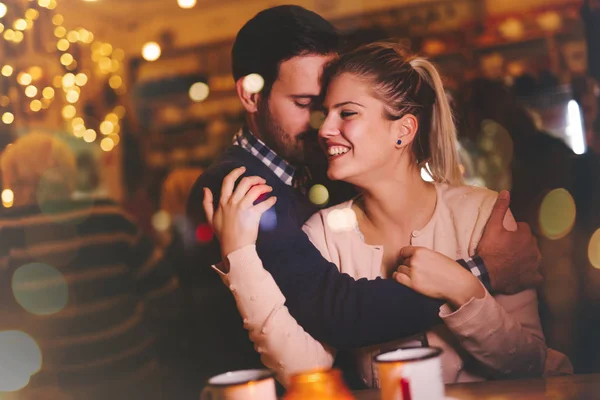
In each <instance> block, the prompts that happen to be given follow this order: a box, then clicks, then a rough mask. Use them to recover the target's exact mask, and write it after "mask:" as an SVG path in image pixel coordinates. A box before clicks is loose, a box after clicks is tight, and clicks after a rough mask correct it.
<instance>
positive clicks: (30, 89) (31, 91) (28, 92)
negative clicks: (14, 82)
mask: <svg viewBox="0 0 600 400" xmlns="http://www.w3.org/2000/svg"><path fill="white" fill-rule="evenodd" d="M37 92H38V90H37V88H36V87H35V86H33V85H29V86H27V87H26V88H25V96H27V97H29V98H32V97H35V95H36V94H37Z"/></svg>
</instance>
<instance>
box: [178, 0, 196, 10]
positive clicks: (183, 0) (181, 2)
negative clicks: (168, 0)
mask: <svg viewBox="0 0 600 400" xmlns="http://www.w3.org/2000/svg"><path fill="white" fill-rule="evenodd" d="M177 5H178V6H179V7H181V8H192V7H194V6H195V5H196V0H177Z"/></svg>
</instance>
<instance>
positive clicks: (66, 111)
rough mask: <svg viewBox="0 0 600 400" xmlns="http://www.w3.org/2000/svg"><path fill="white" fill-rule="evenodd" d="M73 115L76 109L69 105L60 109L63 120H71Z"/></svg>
mask: <svg viewBox="0 0 600 400" xmlns="http://www.w3.org/2000/svg"><path fill="white" fill-rule="evenodd" d="M75 114H77V109H76V108H75V106H73V105H71V104H69V105H68V106H64V107H63V109H62V116H63V118H64V119H71V118H73V117H74V116H75Z"/></svg>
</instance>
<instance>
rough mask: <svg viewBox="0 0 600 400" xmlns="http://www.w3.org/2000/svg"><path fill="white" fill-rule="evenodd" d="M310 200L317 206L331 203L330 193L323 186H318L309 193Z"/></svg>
mask: <svg viewBox="0 0 600 400" xmlns="http://www.w3.org/2000/svg"><path fill="white" fill-rule="evenodd" d="M308 198H309V200H310V202H311V203H313V204H314V205H316V206H319V207H321V206H324V205H325V204H327V202H328V201H329V191H327V188H326V187H325V186H323V185H320V184H317V185H314V186H313V187H311V188H310V190H309V191H308Z"/></svg>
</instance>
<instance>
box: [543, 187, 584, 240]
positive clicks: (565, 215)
mask: <svg viewBox="0 0 600 400" xmlns="http://www.w3.org/2000/svg"><path fill="white" fill-rule="evenodd" d="M575 216H576V208H575V201H574V200H573V197H572V196H571V194H570V193H569V191H568V190H566V189H562V188H561V189H554V190H552V191H551V192H549V193H548V194H547V195H546V196H545V197H544V200H543V201H542V205H541V206H540V212H539V224H540V228H541V230H542V234H543V235H544V236H545V237H547V238H548V239H551V240H556V239H561V238H563V237H565V236H567V235H568V234H569V233H570V232H571V230H572V229H573V225H574V224H575Z"/></svg>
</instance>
